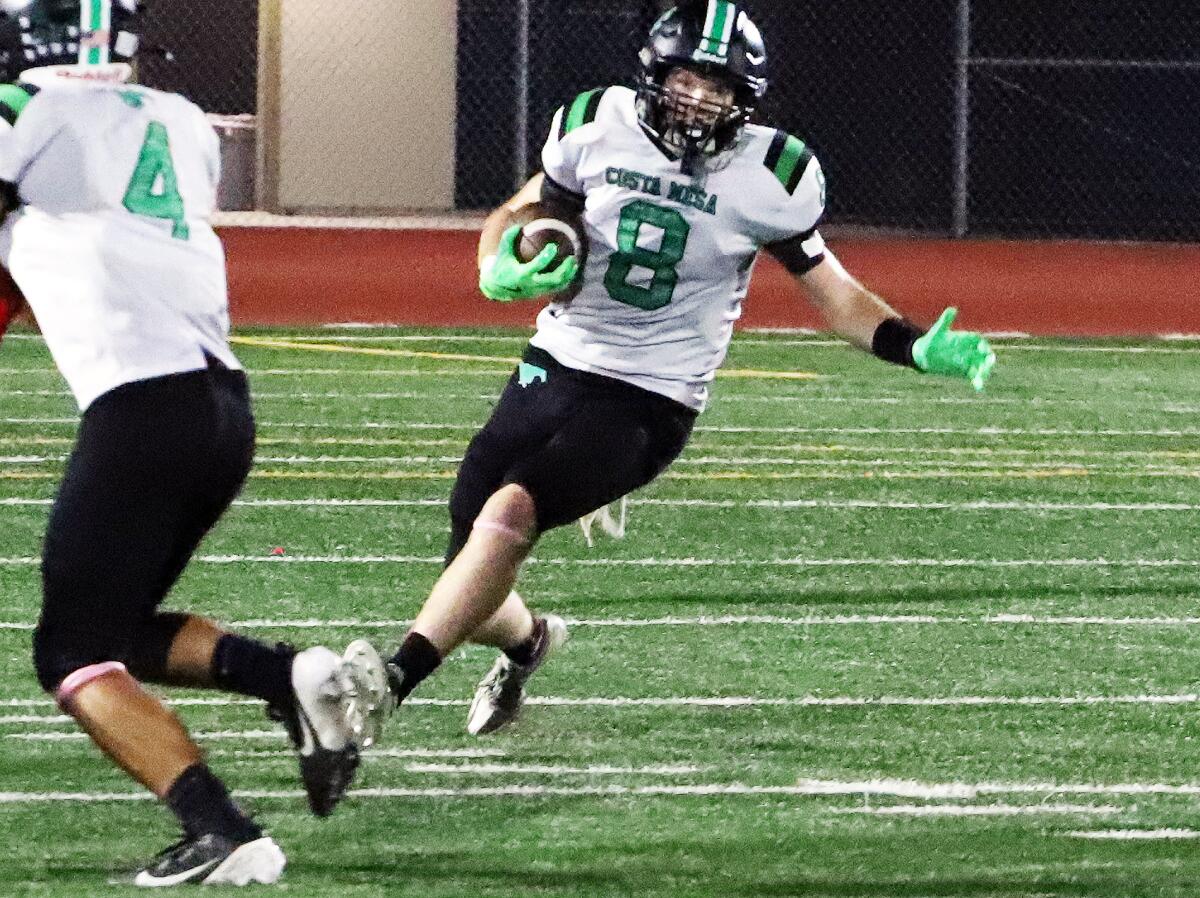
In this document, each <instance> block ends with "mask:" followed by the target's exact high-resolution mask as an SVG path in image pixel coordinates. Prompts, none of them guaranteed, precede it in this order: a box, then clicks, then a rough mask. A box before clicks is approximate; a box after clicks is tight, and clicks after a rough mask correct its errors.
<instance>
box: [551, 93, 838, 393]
mask: <svg viewBox="0 0 1200 898" xmlns="http://www.w3.org/2000/svg"><path fill="white" fill-rule="evenodd" d="M635 98H636V94H635V93H634V91H632V90H630V89H629V88H625V87H610V88H607V89H605V90H596V91H590V92H588V93H586V94H582V95H581V96H580V97H579V98H577V99H576V101H575V102H574V103H572V104H571V105H570V106H569V107H564V108H562V109H560V110H559V111H558V113H557V114H556V115H555V118H554V123H553V126H552V128H551V133H550V137H549V140H548V141H547V142H546V146H545V148H544V149H543V150H542V168H543V170H544V171H545V173H546V175H547V176H548V177H549V178H550V179H552V180H553V181H554V182H555V183H557V184H558V185H559V186H560V187H563V188H565V189H567V190H569V191H572V192H574V193H577V194H580V195H581V196H583V197H584V198H585V201H586V206H585V212H584V219H585V222H586V226H587V237H588V244H589V254H588V260H587V266H586V268H585V270H584V273H583V277H582V281H581V283H582V289H581V290H580V292H579V294H578V295H577V296H575V298H574V299H572V300H571V301H570V303H567V304H563V303H557V302H552V303H551V304H550V305H548V306H547V307H546V308H545V309H543V310H542V312H541V314H539V315H538V319H537V333H536V334H535V335H534V337H533V339H532V343H533V345H535V346H538V347H540V348H542V349H545V350H546V351H547V352H549V353H550V354H551V355H553V356H554V357H555V358H556V359H557V360H558V361H559V362H561V363H562V364H564V365H567V366H568V367H572V368H577V369H582V370H585V371H592V372H596V373H599V374H604V375H607V376H609V377H614V378H617V379H620V380H624V381H628V382H630V383H633V384H636V385H637V386H639V387H642V388H644V389H647V390H652V391H653V392H656V393H661V394H663V395H665V396H669V397H670V398H672V399H674V400H676V401H678V402H681V403H684V404H685V405H688V406H689V407H691V408H694V409H697V410H701V409H703V407H704V404H705V402H706V401H707V396H708V384H709V383H710V382H711V381H712V379H713V376H714V374H715V372H716V370H717V368H719V367H720V366H721V363H722V362H723V361H724V359H725V354H726V351H727V349H728V347H729V340H730V338H731V337H732V335H733V324H734V322H735V321H736V320H737V319H738V317H739V316H740V315H741V305H742V300H743V299H744V298H745V296H746V289H747V287H748V286H749V283H750V273H751V269H752V268H753V265H754V260H755V258H756V256H757V253H758V251H759V250H760V249H761V248H763V247H764V246H767V245H769V244H775V243H780V242H783V241H789V240H796V241H797V243H796V244H795V245H796V246H798V247H803V252H804V254H805V255H806V257H808V258H811V260H812V262H813V264H816V263H817V262H819V261H820V259H821V258H822V257H823V255H822V254H823V248H824V246H823V244H822V242H821V237H820V234H819V233H817V231H816V225H817V220H818V219H819V218H820V217H821V213H822V211H823V210H824V205H825V196H824V193H825V189H824V178H823V176H822V174H821V168H820V165H819V164H818V162H817V160H816V159H815V158H814V157H813V155H812V153H811V152H810V151H809V150H808V149H807V148H806V147H805V145H804V143H803V142H802V141H800V140H799V139H797V138H795V137H790V136H789V135H787V134H786V133H784V132H781V131H775V130H773V129H770V128H764V127H760V126H756V125H750V126H747V128H746V130H745V134H744V136H743V138H742V140H741V142H740V143H739V144H738V146H737V147H736V148H735V149H734V150H733V151H732V156H731V158H729V159H728V161H727V164H724V165H722V166H719V167H717V170H716V171H710V172H707V173H706V174H705V175H704V176H703V177H701V178H699V179H692V178H689V177H688V176H686V175H683V174H682V173H681V170H680V164H679V162H678V161H676V160H672V159H670V158H669V157H667V156H666V155H665V154H664V153H663V152H662V151H661V150H660V149H659V146H658V144H657V143H656V142H655V141H653V140H652V139H651V138H650V137H649V136H648V135H647V133H646V132H645V131H644V130H643V129H642V127H641V125H640V124H639V122H638V116H637V109H636V105H635Z"/></svg>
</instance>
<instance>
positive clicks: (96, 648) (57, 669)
mask: <svg viewBox="0 0 1200 898" xmlns="http://www.w3.org/2000/svg"><path fill="white" fill-rule="evenodd" d="M85 643H86V644H85ZM106 643H107V640H106V639H105V637H104V634H103V631H102V630H97V631H96V632H95V634H94V635H93V637H91V638H89V639H86V640H85V639H82V638H79V637H77V636H75V637H72V636H70V635H68V634H67V633H66V632H64V631H63V630H62V629H59V628H55V627H53V626H48V625H46V623H45V622H43V623H40V624H38V627H37V629H36V630H34V633H33V670H34V673H35V674H36V675H37V681H38V684H39V685H40V686H41V687H42V689H44V690H45V691H46V692H48V693H50V694H51V695H54V694H56V693H57V692H58V691H59V687H60V686H61V685H62V683H63V681H64V680H66V679H67V678H68V677H69V676H70V675H71V674H73V673H75V671H77V670H81V669H83V668H86V667H88V666H89V665H92V664H96V663H98V662H101V661H106V660H110V659H111V658H113V657H115V655H113V654H111V651H112V650H113V649H112V648H110V647H109V646H108V645H106Z"/></svg>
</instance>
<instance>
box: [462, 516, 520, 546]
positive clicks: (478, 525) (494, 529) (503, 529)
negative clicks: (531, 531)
mask: <svg viewBox="0 0 1200 898" xmlns="http://www.w3.org/2000/svg"><path fill="white" fill-rule="evenodd" d="M473 529H475V530H487V531H489V532H491V533H499V534H501V535H503V536H507V537H508V538H509V539H511V540H513V541H514V542H518V543H527V542H529V538H528V537H526V536H525V534H524V533H522V532H521V531H519V530H514V529H513V528H512V527H509V526H507V525H505V524H501V523H498V522H497V521H476V522H475V526H474V528H473Z"/></svg>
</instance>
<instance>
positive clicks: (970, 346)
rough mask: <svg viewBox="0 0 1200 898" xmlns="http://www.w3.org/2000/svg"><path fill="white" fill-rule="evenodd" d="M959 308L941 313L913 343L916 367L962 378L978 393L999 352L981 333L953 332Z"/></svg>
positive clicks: (932, 372)
mask: <svg viewBox="0 0 1200 898" xmlns="http://www.w3.org/2000/svg"><path fill="white" fill-rule="evenodd" d="M957 314H958V309H955V308H949V309H946V311H944V312H942V317H941V318H939V319H938V320H937V324H935V325H934V326H933V327H932V328H930V329H929V332H928V333H927V334H925V335H924V336H923V337H918V338H917V341H916V342H915V343H914V344H913V348H912V356H913V364H915V365H916V366H917V368H919V369H920V370H921V371H925V372H928V373H929V374H944V375H946V376H947V377H962V378H965V379H967V380H969V381H970V382H971V386H973V387H974V388H975V390H976V391H979V390H982V389H983V385H984V383H985V382H986V381H987V379H988V375H990V374H991V373H992V368H993V366H994V365H995V364H996V353H994V352H993V351H992V347H991V345H990V344H989V343H988V341H987V339H986V338H985V337H984V336H983V335H982V334H977V333H974V332H972V331H952V330H950V325H951V324H953V323H954V316H955V315H957Z"/></svg>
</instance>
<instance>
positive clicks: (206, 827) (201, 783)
mask: <svg viewBox="0 0 1200 898" xmlns="http://www.w3.org/2000/svg"><path fill="white" fill-rule="evenodd" d="M164 801H165V802H166V805H167V807H169V808H170V809H171V812H172V813H173V814H174V815H175V816H176V817H178V818H179V823H180V825H181V826H182V827H183V831H184V833H186V834H187V835H188V836H189V837H190V838H196V837H197V836H203V835H205V834H207V833H217V834H219V835H222V836H225V837H226V838H228V839H232V840H234V841H235V842H253V841H254V840H255V839H261V838H262V834H263V831H262V829H261V828H260V827H259V826H258V824H256V823H255V822H254V821H253V820H251V819H250V818H249V817H248V816H246V813H245V811H243V810H242V809H241V808H239V807H238V806H237V805H236V804H234V801H233V799H232V798H230V797H229V790H228V789H226V788H225V784H224V783H223V782H221V781H220V780H219V779H217V777H216V776H215V775H214V774H213V772H212V771H211V770H209V769H208V766H207V765H205V764H202V763H197V764H193V765H192V766H191V767H189V768H188V769H187V770H185V771H183V773H181V774H180V775H179V779H177V780H175V782H174V783H173V784H172V785H171V788H170V789H169V790H167V795H166V798H165V799H164Z"/></svg>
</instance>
